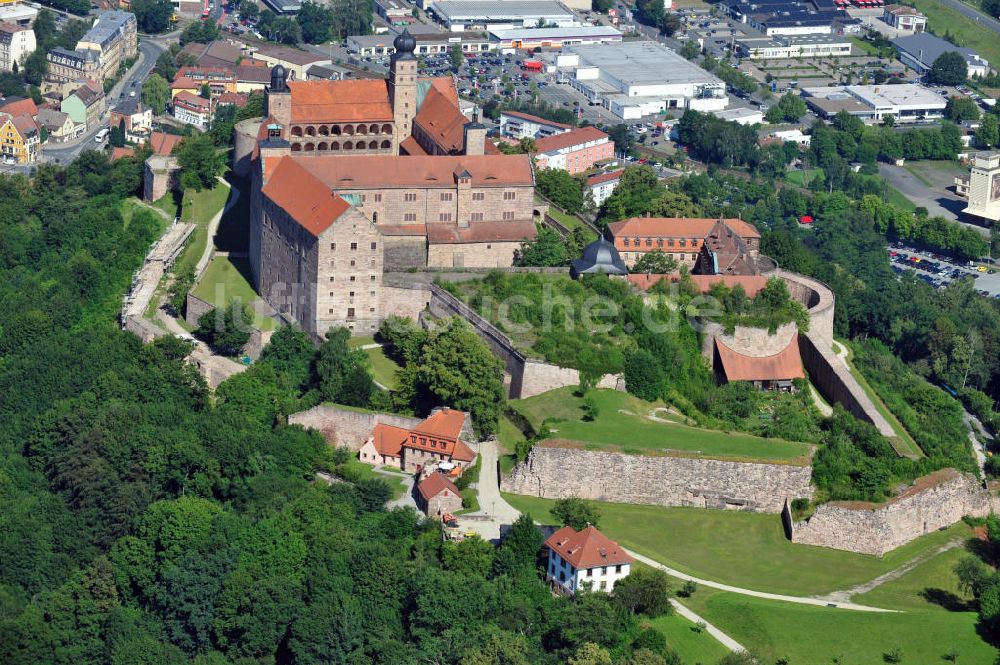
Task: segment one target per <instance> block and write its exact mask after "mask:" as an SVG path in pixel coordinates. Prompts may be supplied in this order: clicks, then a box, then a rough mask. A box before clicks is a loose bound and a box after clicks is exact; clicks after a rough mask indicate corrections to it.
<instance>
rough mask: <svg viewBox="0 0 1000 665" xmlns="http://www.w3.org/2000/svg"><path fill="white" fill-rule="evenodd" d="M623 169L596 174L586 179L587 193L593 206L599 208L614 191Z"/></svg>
mask: <svg viewBox="0 0 1000 665" xmlns="http://www.w3.org/2000/svg"><path fill="white" fill-rule="evenodd" d="M623 173H625V169H617V170H615V171H608V172H606V173H597V174H594V175H592V176H590V177H589V178H587V191H589V192H590V198H591V199H592V200H593V201H594V205H595V206H600V205H601V204H602V203H604V202H605V201H606V200H607V198H608V197H609V196H611V194H612V193H613V192H614V191H615V187H617V186H618V181H619V180H621V177H622V174H623Z"/></svg>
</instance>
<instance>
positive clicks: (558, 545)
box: [545, 525, 634, 595]
mask: <svg viewBox="0 0 1000 665" xmlns="http://www.w3.org/2000/svg"><path fill="white" fill-rule="evenodd" d="M545 546H546V547H547V548H548V550H549V558H548V565H547V567H546V575H545V576H546V579H547V580H548V581H549V583H550V584H552V585H553V587H555V588H556V589H557V590H558V591H560V592H562V593H565V594H568V595H573V594H575V593H577V592H578V591H584V592H586V591H604V592H606V593H610V592H611V591H614V588H615V584H616V583H617V582H618V581H619V580H621V579H623V578H625V577H628V574H629V572H630V571H631V568H632V563H634V559H633V558H632V557H630V556H629V555H628V554H626V553H625V551H624V550H623V549H622V548H621V547H620V546H619V545H618V543H616V542H615V541H613V540H611V539H610V538H608V537H607V536H605V535H604V534H602V533H601V532H600V531H598V530H597V529H595V528H594V527H592V526H589V525H588V526H587V527H586V528H585V529H584V530H583V531H577V530H576V529H574V528H573V527H571V526H564V527H563V528H561V529H559V530H558V531H556V532H555V533H554V534H552V535H551V536H549V538H548V540H546V541H545Z"/></svg>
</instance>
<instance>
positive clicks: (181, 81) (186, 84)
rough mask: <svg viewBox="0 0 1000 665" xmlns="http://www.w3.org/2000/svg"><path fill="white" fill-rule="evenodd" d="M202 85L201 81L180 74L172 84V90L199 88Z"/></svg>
mask: <svg viewBox="0 0 1000 665" xmlns="http://www.w3.org/2000/svg"><path fill="white" fill-rule="evenodd" d="M200 86H201V84H200V83H198V82H197V81H195V80H194V79H189V78H188V77H186V76H178V77H177V78H175V79H174V82H173V83H171V84H170V88H171V90H197V89H198V88H199V87H200Z"/></svg>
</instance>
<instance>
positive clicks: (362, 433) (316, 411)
mask: <svg viewBox="0 0 1000 665" xmlns="http://www.w3.org/2000/svg"><path fill="white" fill-rule="evenodd" d="M422 420H423V419H422V418H410V417H408V416H397V415H394V414H391V413H362V412H359V411H348V410H347V409H341V408H338V407H335V406H314V407H313V408H311V409H309V410H308V411H299V412H298V413H293V414H292V415H290V416H288V424H289V425H302V426H303V427H305V428H307V429H314V430H317V431H318V432H319V433H320V434H322V435H323V438H324V439H326V442H327V443H328V444H330V445H331V446H334V447H337V448H339V447H341V446H344V447H347V448H350V449H351V450H358V449H359V448H361V446H362V445H363V444H364V442H365V441H367V440H368V436H369V435H370V434H371V432H372V429H374V428H375V425H377V424H379V423H384V424H386V425H392V426H394V427H404V428H406V429H410V428H412V427H414V426H416V424H417V423H419V422H421V421H422Z"/></svg>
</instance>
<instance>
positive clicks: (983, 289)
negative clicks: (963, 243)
mask: <svg viewBox="0 0 1000 665" xmlns="http://www.w3.org/2000/svg"><path fill="white" fill-rule="evenodd" d="M888 252H889V261H890V263H891V264H892V270H893V272H894V273H896V274H897V275H902V274H903V273H905V272H906V271H908V270H912V271H913V272H914V273H915V274H916V276H917V278H918V279H920V280H923V281H925V282H927V283H928V284H930V285H931V286H933V287H935V288H940V289H943V288H944V287H946V286H947V285H948V284H950V283H951V282H952V281H953V280H956V279H972V280H973V281H974V285H975V288H976V291H977V292H978V293H979V295H981V296H983V297H990V298H1000V273H998V272H997V270H996V268H994V267H989V266H986V265H974V266H969V265H967V264H966V263H964V262H960V261H958V260H956V259H951V258H950V257H947V256H941V255H939V254H933V253H930V252H924V251H920V250H916V249H913V248H911V247H907V246H906V245H903V244H902V243H894V244H893V245H892V246H891V247H889V248H888Z"/></svg>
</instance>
